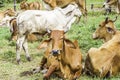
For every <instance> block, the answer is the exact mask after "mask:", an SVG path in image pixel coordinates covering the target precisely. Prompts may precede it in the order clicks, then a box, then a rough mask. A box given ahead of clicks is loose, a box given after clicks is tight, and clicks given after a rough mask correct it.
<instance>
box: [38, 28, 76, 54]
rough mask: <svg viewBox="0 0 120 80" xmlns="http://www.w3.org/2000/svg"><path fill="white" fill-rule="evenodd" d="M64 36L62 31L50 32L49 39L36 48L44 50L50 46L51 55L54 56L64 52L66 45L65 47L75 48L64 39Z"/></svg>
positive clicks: (70, 42)
mask: <svg viewBox="0 0 120 80" xmlns="http://www.w3.org/2000/svg"><path fill="white" fill-rule="evenodd" d="M64 34H65V32H64V30H53V31H51V32H50V39H48V40H44V41H43V42H42V43H41V45H40V46H39V47H38V48H39V49H40V48H46V47H50V45H51V54H52V55H54V56H56V55H59V54H60V53H61V52H62V51H63V50H64V49H63V48H64V46H65V45H64V44H67V46H69V47H72V48H75V47H76V46H75V45H74V43H73V42H72V41H70V40H69V39H65V36H64Z"/></svg>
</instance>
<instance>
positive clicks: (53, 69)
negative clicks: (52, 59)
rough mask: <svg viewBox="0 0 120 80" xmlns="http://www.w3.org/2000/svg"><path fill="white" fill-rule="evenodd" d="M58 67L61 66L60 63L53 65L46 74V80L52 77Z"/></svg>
mask: <svg viewBox="0 0 120 80" xmlns="http://www.w3.org/2000/svg"><path fill="white" fill-rule="evenodd" d="M57 66H59V63H55V64H53V65H51V66H50V67H49V69H48V71H47V73H46V74H44V78H43V79H44V80H46V79H49V77H50V75H51V74H52V73H53V72H54V71H55V69H56V68H57Z"/></svg>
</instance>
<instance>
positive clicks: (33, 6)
mask: <svg viewBox="0 0 120 80" xmlns="http://www.w3.org/2000/svg"><path fill="white" fill-rule="evenodd" d="M20 9H21V10H41V9H42V5H41V4H40V2H38V1H36V2H31V3H27V2H26V1H23V2H21V3H20Z"/></svg>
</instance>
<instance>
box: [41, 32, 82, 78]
mask: <svg viewBox="0 0 120 80" xmlns="http://www.w3.org/2000/svg"><path fill="white" fill-rule="evenodd" d="M64 34H65V33H64V31H63V30H62V31H60V30H53V31H52V32H51V34H50V39H49V40H45V41H44V42H43V43H42V44H41V45H42V47H43V46H44V47H45V46H48V48H47V50H48V51H47V53H45V56H46V54H47V56H46V58H47V59H49V57H50V56H52V57H54V59H53V61H52V62H51V61H49V60H47V62H50V63H51V64H54V65H50V66H49V69H48V72H49V71H50V72H51V71H52V72H53V71H54V70H56V69H58V68H59V70H60V72H62V74H63V75H64V77H63V78H65V79H69V80H73V79H77V78H78V77H80V74H81V70H82V64H81V60H82V55H81V52H80V49H79V46H78V43H77V41H76V40H75V42H72V41H70V40H68V39H66V38H65V35H64ZM40 47H41V46H40ZM52 72H51V73H52Z"/></svg>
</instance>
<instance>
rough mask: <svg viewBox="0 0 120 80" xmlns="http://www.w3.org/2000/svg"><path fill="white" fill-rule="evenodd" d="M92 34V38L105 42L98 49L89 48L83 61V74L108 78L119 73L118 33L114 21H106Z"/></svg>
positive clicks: (119, 49) (119, 51)
mask: <svg viewBox="0 0 120 80" xmlns="http://www.w3.org/2000/svg"><path fill="white" fill-rule="evenodd" d="M99 26H100V27H99V28H97V30H96V31H95V33H94V36H96V37H94V38H96V39H97V38H98V39H104V40H105V41H106V42H105V43H104V44H103V45H102V46H101V47H99V48H91V49H90V50H89V51H88V54H87V57H86V61H85V72H86V73H87V74H90V75H93V76H94V75H97V76H100V77H110V76H112V75H116V74H118V73H119V72H120V62H119V61H120V44H119V43H120V31H118V30H116V28H115V25H114V21H112V20H108V18H106V20H105V21H104V22H102V23H101V24H100V25H99Z"/></svg>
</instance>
